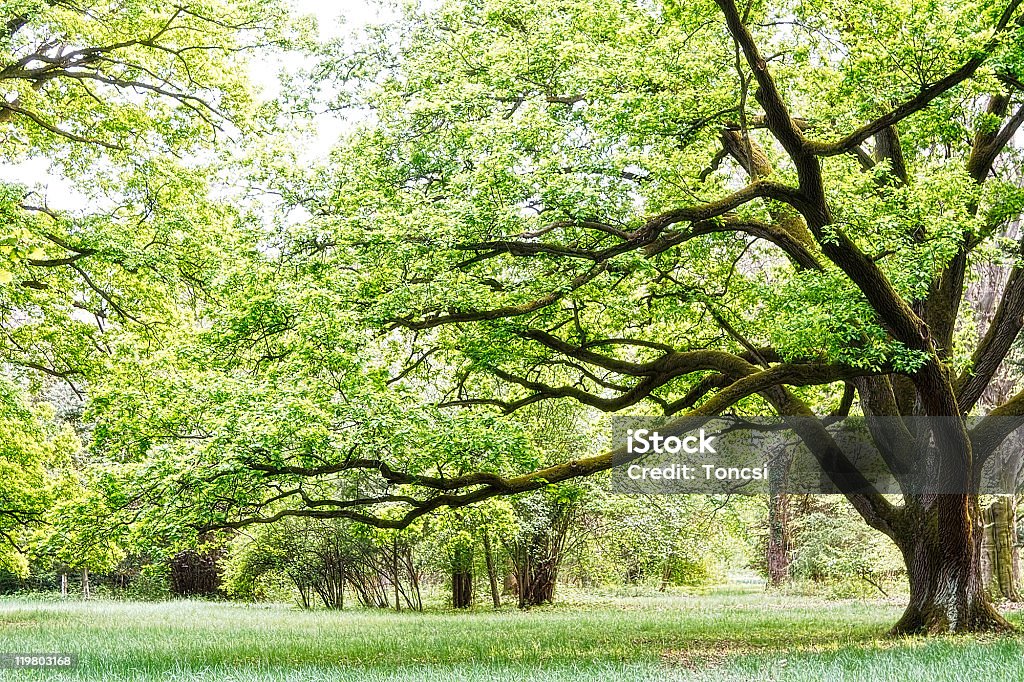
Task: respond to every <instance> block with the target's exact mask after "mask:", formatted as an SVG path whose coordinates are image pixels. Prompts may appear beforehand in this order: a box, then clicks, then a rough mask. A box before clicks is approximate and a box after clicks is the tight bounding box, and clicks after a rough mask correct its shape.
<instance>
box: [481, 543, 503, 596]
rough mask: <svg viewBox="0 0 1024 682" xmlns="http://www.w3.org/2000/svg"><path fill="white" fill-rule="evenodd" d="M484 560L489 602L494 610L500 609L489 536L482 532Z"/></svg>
mask: <svg viewBox="0 0 1024 682" xmlns="http://www.w3.org/2000/svg"><path fill="white" fill-rule="evenodd" d="M484 558H485V559H486V560H487V579H488V580H489V581H490V583H491V601H492V602H494V608H496V609H500V608H501V592H500V591H499V590H498V571H497V569H496V568H495V566H494V552H492V551H491V536H490V534H489V533H488V532H487V531H486V530H484Z"/></svg>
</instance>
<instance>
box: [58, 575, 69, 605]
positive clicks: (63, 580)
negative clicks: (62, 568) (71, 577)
mask: <svg viewBox="0 0 1024 682" xmlns="http://www.w3.org/2000/svg"><path fill="white" fill-rule="evenodd" d="M60 596H61V597H62V598H64V599H67V598H68V574H67V573H61V574H60Z"/></svg>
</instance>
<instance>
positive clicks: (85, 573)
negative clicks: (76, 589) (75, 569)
mask: <svg viewBox="0 0 1024 682" xmlns="http://www.w3.org/2000/svg"><path fill="white" fill-rule="evenodd" d="M91 598H92V590H91V589H90V587H89V569H88V567H86V566H83V567H82V599H91Z"/></svg>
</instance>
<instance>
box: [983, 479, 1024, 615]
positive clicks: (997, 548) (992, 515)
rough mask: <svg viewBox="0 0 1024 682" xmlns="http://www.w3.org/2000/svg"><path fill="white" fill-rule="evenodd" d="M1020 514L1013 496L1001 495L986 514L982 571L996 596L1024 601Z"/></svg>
mask: <svg viewBox="0 0 1024 682" xmlns="http://www.w3.org/2000/svg"><path fill="white" fill-rule="evenodd" d="M1016 517H1017V501H1016V499H1015V498H1014V497H1013V496H1012V495H1007V496H1000V497H997V498H996V499H995V500H994V501H993V502H992V503H991V504H990V505H989V506H988V507H986V508H985V510H984V512H983V514H982V518H983V519H984V525H985V532H984V536H983V538H982V545H981V546H982V555H981V560H982V574H983V576H984V584H985V587H986V589H987V590H988V592H989V594H990V595H991V596H992V598H993V599H997V600H1006V601H1021V595H1020V569H1019V556H1018V552H1017V528H1016Z"/></svg>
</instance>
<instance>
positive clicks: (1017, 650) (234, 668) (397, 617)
mask: <svg viewBox="0 0 1024 682" xmlns="http://www.w3.org/2000/svg"><path fill="white" fill-rule="evenodd" d="M899 611H900V608H899V606H898V605H897V604H893V603H886V602H855V601H841V602H836V601H824V600H820V599H816V598H810V597H793V596H787V595H766V594H765V593H763V592H761V591H759V590H750V591H735V590H732V591H717V592H712V593H709V594H704V595H678V594H677V595H646V596H638V597H621V596H619V597H609V598H608V599H606V600H595V599H592V600H590V601H589V602H588V603H584V604H577V605H575V606H556V607H550V608H544V609H535V610H532V611H529V612H519V611H516V610H511V609H510V610H503V611H501V612H497V613H495V612H492V611H489V610H484V609H480V610H477V611H473V612H469V613H452V612H443V611H441V612H428V613H399V614H396V613H390V612H387V613H381V612H370V611H359V610H353V611H345V612H341V613H338V612H335V613H331V612H324V611H318V612H302V611H299V610H297V609H294V608H291V607H289V606H287V605H274V606H246V605H239V604H224V603H208V602H198V601H180V602H166V603H138V602H116V601H91V602H80V601H67V602H60V601H43V600H29V599H14V598H8V599H5V600H0V652H7V653H12V652H38V653H43V652H47V653H49V652H70V653H74V654H77V655H78V656H79V657H80V661H79V663H78V665H77V666H76V667H75V668H74V669H72V670H70V671H55V670H4V671H0V679H3V680H41V679H45V680H105V681H106V680H109V681H111V682H113V681H118V680H146V681H149V680H209V681H211V682H212V681H214V680H217V681H224V680H231V681H234V680H239V681H240V680H253V681H255V680H261V681H262V680H289V681H296V682H297V681H299V680H325V681H326V680H332V681H333V680H381V681H384V680H388V681H392V680H394V681H398V680H402V681H405V680H408V681H413V680H415V681H417V682H419V681H430V680H446V681H447V680H453V681H456V680H457V681H461V680H467V681H468V680H494V681H495V682H498V681H502V682H504V681H505V680H513V679H515V680H530V681H541V680H543V681H545V682H547V681H556V680H558V681H561V680H608V681H610V682H620V681H625V680H637V681H639V680H645V681H646V680H659V681H660V680H749V679H758V680H815V681H817V680H914V681H915V682H919V681H920V680H928V681H929V682H931V681H932V680H957V681H962V680H975V679H977V680H1002V679H1024V639H1018V638H1015V637H1000V638H986V639H981V640H978V639H965V638H942V639H937V640H920V639H910V640H900V641H893V640H887V639H886V638H885V637H884V632H885V629H886V627H887V626H888V625H890V624H891V623H892V622H894V621H895V619H896V617H897V616H898V614H899Z"/></svg>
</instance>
